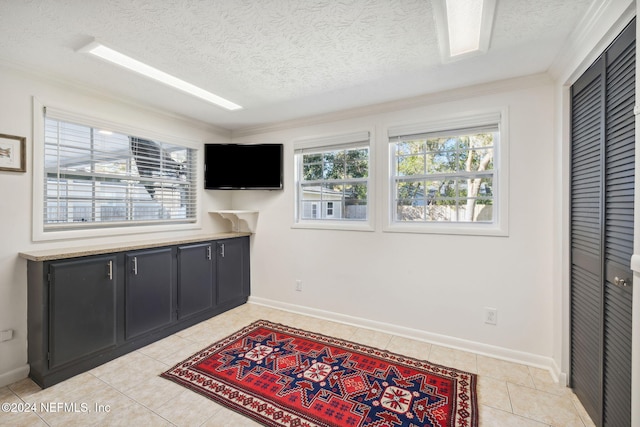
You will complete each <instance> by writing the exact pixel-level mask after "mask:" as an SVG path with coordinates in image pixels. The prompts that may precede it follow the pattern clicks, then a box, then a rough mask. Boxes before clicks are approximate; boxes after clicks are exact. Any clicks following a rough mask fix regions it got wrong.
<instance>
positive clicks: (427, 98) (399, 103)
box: [231, 73, 553, 138]
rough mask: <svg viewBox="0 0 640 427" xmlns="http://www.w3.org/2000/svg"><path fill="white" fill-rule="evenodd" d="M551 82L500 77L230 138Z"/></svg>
mask: <svg viewBox="0 0 640 427" xmlns="http://www.w3.org/2000/svg"><path fill="white" fill-rule="evenodd" d="M549 83H553V79H552V78H551V76H550V75H549V74H547V73H538V74H532V75H528V76H524V77H515V78H510V79H504V80H497V81H493V82H490V83H482V84H477V85H472V86H465V87H461V88H456V89H451V90H446V91H442V92H435V93H430V94H423V95H419V96H415V97H411V98H404V99H400V100H395V101H389V102H385V103H381V104H375V105H369V106H365V107H356V108H351V109H347V110H342V111H337V112H331V113H327V114H321V115H316V116H310V117H305V118H301V119H294V120H287V121H283V122H277V123H272V124H268V125H260V126H255V127H245V128H241V129H236V130H232V131H231V137H232V138H242V137H247V136H252V135H257V134H262V133H267V132H276V131H281V130H287V129H293V128H299V127H305V126H313V125H319V124H324V123H330V122H335V121H340V120H349V119H355V118H360V117H365V116H370V115H375V114H383V113H388V112H393V111H398V110H407V109H411V108H417V107H424V106H428V105H434V104H441V103H445V102H451V101H458V100H461V99H466V98H469V97H477V96H483V95H492V94H497V93H504V92H509V91H512V90H517V89H524V88H528V87H535V86H540V85H544V84H549Z"/></svg>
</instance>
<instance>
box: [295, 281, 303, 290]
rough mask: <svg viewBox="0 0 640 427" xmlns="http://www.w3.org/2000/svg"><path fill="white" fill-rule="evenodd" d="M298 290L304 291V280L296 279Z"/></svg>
mask: <svg viewBox="0 0 640 427" xmlns="http://www.w3.org/2000/svg"><path fill="white" fill-rule="evenodd" d="M296 291H298V292H302V280H296Z"/></svg>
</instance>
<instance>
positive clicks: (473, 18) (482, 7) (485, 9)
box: [433, 0, 496, 60]
mask: <svg viewBox="0 0 640 427" xmlns="http://www.w3.org/2000/svg"><path fill="white" fill-rule="evenodd" d="M433 5H434V12H435V15H436V23H437V26H438V36H439V39H440V50H441V54H442V56H443V58H444V59H445V60H448V59H458V58H460V57H463V56H469V55H474V54H477V53H480V52H486V51H487V49H488V48H489V41H490V39H491V31H492V29H493V17H494V14H495V9H496V0H435V1H434V3H433Z"/></svg>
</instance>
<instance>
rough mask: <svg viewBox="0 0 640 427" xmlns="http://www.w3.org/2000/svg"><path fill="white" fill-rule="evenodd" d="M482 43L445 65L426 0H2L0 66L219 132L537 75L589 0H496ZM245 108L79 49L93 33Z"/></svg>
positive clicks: (102, 40)
mask: <svg viewBox="0 0 640 427" xmlns="http://www.w3.org/2000/svg"><path fill="white" fill-rule="evenodd" d="M496 1H497V10H496V15H495V20H494V31H493V34H492V38H491V44H490V47H489V51H488V52H487V53H486V54H484V55H481V56H476V57H472V58H468V59H465V60H462V61H454V62H449V63H446V64H445V63H443V62H442V61H441V58H440V54H439V48H438V46H439V45H438V39H437V31H436V22H435V18H434V16H433V6H432V1H429V0H108V1H107V0H104V1H100V0H95V1H94V0H38V1H36V0H0V62H4V63H8V64H10V65H16V66H18V67H21V68H23V69H24V68H26V69H33V70H36V71H37V72H39V73H45V74H47V75H50V76H51V77H53V78H55V79H58V80H67V81H70V82H73V83H75V84H79V85H81V86H89V87H91V88H95V89H97V90H99V91H105V92H108V93H110V94H113V95H116V96H118V97H122V98H127V99H130V100H132V101H135V102H139V103H144V104H148V105H150V106H152V107H155V108H161V109H164V110H168V111H171V112H173V113H177V114H180V115H184V116H188V117H192V118H195V119H198V120H202V121H205V122H208V123H211V124H214V125H217V126H220V127H223V128H227V129H241V128H246V127H251V126H259V125H265V124H269V123H273V122H280V121H285V120H291V119H297V118H301V117H305V116H311V115H316V114H323V113H328V112H333V111H339V110H343V109H348V108H354V107H360V106H365V105H371V104H376V103H380V102H386V101H391V100H396V99H401V98H406V97H412V96H417V95H422V94H425V93H431V92H436V91H440V90H445V89H450V88H455V87H460V86H466V85H471V84H476V83H481V82H486V81H493V80H497V79H503V78H509V77H516V76H521V75H527V74H532V73H538V72H543V71H546V70H547V69H548V68H549V66H550V65H551V63H552V61H553V60H554V58H555V56H556V55H557V53H558V51H559V49H560V48H561V47H562V44H563V43H564V41H565V40H566V39H567V37H568V35H569V34H570V32H571V31H572V30H573V28H574V27H575V25H576V24H577V23H578V22H579V21H580V19H581V18H582V17H583V16H584V14H585V13H586V12H587V10H588V8H589V6H590V4H591V1H592V0H536V1H531V0H496ZM94 37H95V38H96V39H97V40H99V41H101V42H103V43H105V44H106V45H108V46H110V47H112V48H115V49H118V50H120V51H122V52H124V53H127V54H129V55H130V56H133V57H135V58H137V59H139V60H142V61H144V62H146V63H148V64H150V65H153V66H155V67H156V68H159V69H162V70H163V71H165V72H168V73H170V74H173V75H175V76H177V77H180V78H182V79H184V80H187V81H189V82H191V83H194V84H196V85H199V86H201V87H203V88H205V89H207V90H209V91H211V92H214V93H216V94H218V95H220V96H223V97H225V98H227V99H229V100H231V101H233V102H235V103H238V104H240V105H242V106H243V107H244V109H243V110H240V111H234V112H229V111H226V110H223V109H221V108H219V107H215V106H212V105H210V104H207V103H206V102H204V101H200V100H198V99H193V98H191V97H189V96H188V95H183V94H181V93H179V92H178V93H176V91H174V90H172V89H169V88H167V87H165V86H163V85H161V84H158V83H155V82H152V81H148V80H146V79H144V78H142V77H140V76H137V75H134V74H132V73H130V72H127V71H125V70H123V69H120V68H117V67H114V66H113V65H109V64H106V63H103V62H101V61H99V60H97V59H95V58H91V57H89V56H87V55H84V54H81V53H77V52H76V50H77V49H78V48H80V47H82V46H83V45H85V44H86V43H88V42H89V41H90V40H91V39H92V38H94Z"/></svg>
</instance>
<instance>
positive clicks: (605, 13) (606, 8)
mask: <svg viewBox="0 0 640 427" xmlns="http://www.w3.org/2000/svg"><path fill="white" fill-rule="evenodd" d="M635 15H636V4H635V1H634V0H616V1H611V0H597V1H595V2H594V3H592V4H591V6H590V7H589V9H588V10H587V13H586V14H585V15H584V17H583V18H582V20H581V21H580V22H579V23H578V25H576V27H575V29H574V30H573V32H572V33H571V34H570V35H569V38H568V39H567V41H566V43H565V44H564V46H563V47H562V49H561V50H560V52H559V53H558V55H557V56H556V58H555V60H554V62H553V63H552V64H551V67H549V74H551V76H552V77H553V78H554V80H556V81H558V82H560V83H561V84H566V85H570V84H572V83H573V82H575V81H576V80H577V78H578V77H579V76H580V75H582V73H583V72H584V71H585V70H586V69H587V68H589V66H590V65H591V64H592V63H593V62H595V60H596V59H598V57H599V56H600V55H601V53H602V52H604V50H605V49H606V47H607V46H609V45H610V44H611V42H613V40H614V39H615V38H616V37H617V36H618V34H620V32H622V30H623V29H624V28H625V27H626V26H627V25H628V24H629V22H631V20H632V19H633V18H634V17H635Z"/></svg>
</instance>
